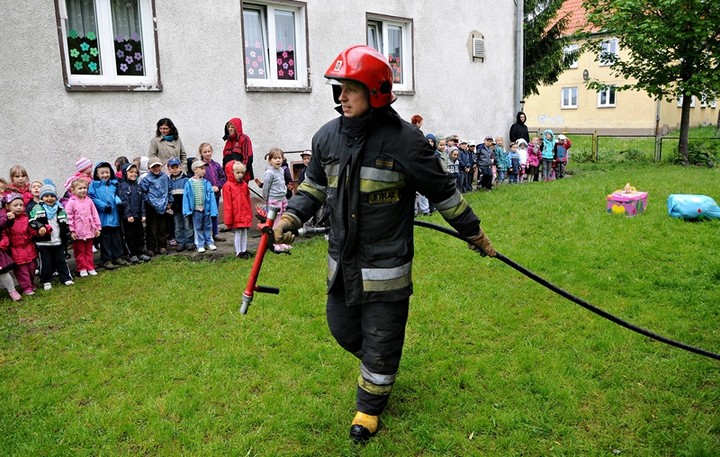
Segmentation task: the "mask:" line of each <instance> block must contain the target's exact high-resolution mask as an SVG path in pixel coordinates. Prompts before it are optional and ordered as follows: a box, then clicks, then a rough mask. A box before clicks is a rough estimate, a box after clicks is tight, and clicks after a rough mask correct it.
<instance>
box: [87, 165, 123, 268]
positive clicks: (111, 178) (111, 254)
mask: <svg viewBox="0 0 720 457" xmlns="http://www.w3.org/2000/svg"><path fill="white" fill-rule="evenodd" d="M117 191H118V181H117V179H115V172H114V171H113V168H112V165H110V163H109V162H98V163H97V165H95V168H94V169H93V180H92V182H91V183H90V186H89V188H88V197H90V198H91V199H92V201H93V203H94V204H95V208H96V209H97V212H98V215H99V216H100V225H101V226H102V228H101V229H100V261H101V262H102V264H103V267H104V268H105V269H106V270H112V269H114V268H115V267H117V266H126V265H130V264H129V263H128V262H127V261H125V260H124V259H123V258H122V255H123V236H122V229H121V228H120V206H122V200H120V197H118V194H117Z"/></svg>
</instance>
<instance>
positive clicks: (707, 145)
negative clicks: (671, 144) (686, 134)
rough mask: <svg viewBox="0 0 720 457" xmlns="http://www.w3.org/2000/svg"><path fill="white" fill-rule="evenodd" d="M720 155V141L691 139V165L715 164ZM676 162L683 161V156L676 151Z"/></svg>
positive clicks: (689, 161)
mask: <svg viewBox="0 0 720 457" xmlns="http://www.w3.org/2000/svg"><path fill="white" fill-rule="evenodd" d="M719 155H720V142H718V141H712V140H707V141H691V142H690V143H689V144H688V163H689V164H690V165H708V166H711V167H712V166H714V164H715V161H716V158H717V157H718V156H719ZM675 163H683V157H682V156H681V155H680V154H679V152H677V151H676V152H675Z"/></svg>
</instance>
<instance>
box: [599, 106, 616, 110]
mask: <svg viewBox="0 0 720 457" xmlns="http://www.w3.org/2000/svg"><path fill="white" fill-rule="evenodd" d="M608 108H615V105H605V106H598V107H597V109H608Z"/></svg>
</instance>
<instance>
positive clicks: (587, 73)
mask: <svg viewBox="0 0 720 457" xmlns="http://www.w3.org/2000/svg"><path fill="white" fill-rule="evenodd" d="M589 79H590V72H589V71H587V68H586V69H584V70H583V81H587V80H589Z"/></svg>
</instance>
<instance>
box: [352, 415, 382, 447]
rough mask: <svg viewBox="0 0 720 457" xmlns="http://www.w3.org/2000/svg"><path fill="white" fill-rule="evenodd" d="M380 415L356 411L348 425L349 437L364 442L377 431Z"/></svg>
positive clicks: (357, 441)
mask: <svg viewBox="0 0 720 457" xmlns="http://www.w3.org/2000/svg"><path fill="white" fill-rule="evenodd" d="M379 420H380V416H371V415H369V414H365V413H361V412H360V411H358V412H357V413H356V414H355V417H354V418H353V421H352V425H351V426H350V438H352V440H353V441H355V442H356V443H360V442H366V441H367V440H369V439H370V437H372V436H373V435H375V433H377V431H378V421H379Z"/></svg>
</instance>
